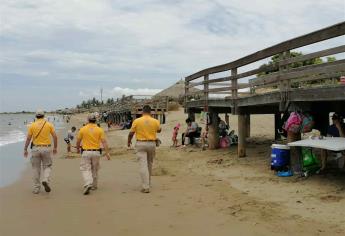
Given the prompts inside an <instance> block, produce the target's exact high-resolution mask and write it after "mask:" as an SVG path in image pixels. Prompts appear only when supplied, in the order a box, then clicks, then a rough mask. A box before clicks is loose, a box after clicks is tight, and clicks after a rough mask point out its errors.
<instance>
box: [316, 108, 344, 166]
mask: <svg viewBox="0 0 345 236" xmlns="http://www.w3.org/2000/svg"><path fill="white" fill-rule="evenodd" d="M343 119H344V118H343V117H341V116H340V115H339V114H337V113H334V114H333V115H332V122H333V124H332V125H330V126H329V127H328V129H327V136H328V137H343V138H345V124H344V122H343ZM331 153H332V154H336V155H337V156H341V155H343V157H342V158H344V153H343V154H342V153H341V152H331ZM328 154H330V153H329V152H328V151H327V150H325V149H322V150H321V172H322V171H324V170H325V168H326V163H327V157H328ZM342 168H344V165H343V166H342Z"/></svg>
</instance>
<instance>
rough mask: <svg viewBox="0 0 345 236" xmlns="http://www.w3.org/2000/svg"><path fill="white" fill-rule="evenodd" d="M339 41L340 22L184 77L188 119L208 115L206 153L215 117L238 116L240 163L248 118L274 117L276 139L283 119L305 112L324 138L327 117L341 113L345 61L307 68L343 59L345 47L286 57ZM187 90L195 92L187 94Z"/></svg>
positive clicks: (214, 139) (344, 25) (213, 142)
mask: <svg viewBox="0 0 345 236" xmlns="http://www.w3.org/2000/svg"><path fill="white" fill-rule="evenodd" d="M344 35H345V22H341V23H338V24H336V25H332V26H330V27H327V28H324V29H321V30H318V31H315V32H312V33H309V34H306V35H303V36H300V37H297V38H294V39H291V40H288V41H284V42H282V43H279V44H277V45H274V46H271V47H269V48H266V49H263V50H261V51H258V52H255V53H253V54H250V55H248V56H245V57H243V58H240V59H238V60H235V61H232V62H229V63H226V64H223V65H218V66H214V67H210V68H207V69H204V70H201V71H199V72H196V73H194V74H192V75H189V76H187V77H186V78H185V85H186V86H185V88H186V91H185V109H186V112H187V113H188V114H189V115H190V116H191V117H194V115H193V113H199V112H201V111H205V112H208V113H209V116H210V117H211V124H210V126H209V147H210V148H217V146H218V139H219V135H218V124H217V117H218V114H220V113H231V114H233V115H238V132H239V133H238V136H239V142H238V156H239V157H244V156H245V155H246V138H247V137H248V136H249V135H250V115H251V114H274V115H275V131H276V132H275V133H276V137H278V133H277V129H278V126H279V125H281V115H282V113H286V112H291V111H308V112H310V113H311V114H313V115H314V117H315V122H316V127H315V128H317V129H319V130H320V131H321V133H322V134H325V132H326V129H327V125H328V122H329V113H330V112H340V113H343V114H344V113H345V84H342V83H341V82H340V81H339V78H340V76H344V75H345V59H338V60H335V61H333V60H329V61H325V62H323V63H315V64H311V63H307V62H308V61H309V62H310V60H313V59H315V58H321V57H327V56H333V55H337V54H340V53H344V52H345V45H344V44H343V45H337V46H335V47H332V48H323V49H322V50H320V51H316V52H312V53H308V54H306V55H300V56H296V57H291V53H292V50H296V49H298V48H301V47H304V46H308V45H312V44H314V43H318V42H323V41H327V40H330V39H332V38H335V37H341V38H342V39H343V40H342V42H343V43H344V42H345V39H344ZM275 55H279V58H280V60H279V61H277V62H274V63H270V64H268V65H264V66H259V67H258V65H257V64H258V63H260V62H261V61H262V60H264V59H266V60H267V59H269V58H271V57H272V56H275ZM262 63H264V62H262ZM298 63H299V65H298V66H296V64H298ZM191 88H198V89H199V90H198V91H196V92H195V91H193V92H191Z"/></svg>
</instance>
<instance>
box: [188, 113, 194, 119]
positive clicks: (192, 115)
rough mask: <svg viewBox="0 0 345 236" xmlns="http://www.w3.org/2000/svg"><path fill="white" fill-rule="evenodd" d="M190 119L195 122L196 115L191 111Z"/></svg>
mask: <svg viewBox="0 0 345 236" xmlns="http://www.w3.org/2000/svg"><path fill="white" fill-rule="evenodd" d="M188 118H189V119H191V120H192V121H195V113H194V112H191V111H189V112H188Z"/></svg>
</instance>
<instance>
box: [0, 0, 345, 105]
mask: <svg viewBox="0 0 345 236" xmlns="http://www.w3.org/2000/svg"><path fill="white" fill-rule="evenodd" d="M344 16H345V3H344V0H327V1H326V0H319V1H317V0H303V1H301V0H289V1H286V0H256V1H251V0H205V1H202V0H191V1H188V0H160V1H159V0H140V1H139V0H127V1H117V0H113V1H111V0H52V1H50V0H1V4H0V17H1V22H0V24H1V25H0V27H1V30H0V80H1V81H0V82H1V95H0V96H1V107H0V111H21V110H34V109H36V108H38V107H40V108H44V109H47V110H51V109H57V108H64V107H71V106H75V105H76V104H78V103H80V102H81V101H82V100H83V99H87V98H91V97H93V96H99V90H100V88H103V90H104V96H105V97H106V98H107V97H110V96H112V97H118V96H121V95H122V94H128V95H129V94H152V93H156V92H158V91H159V90H160V89H163V88H165V87H167V86H169V85H171V84H173V83H175V82H176V81H178V80H179V79H181V78H182V77H185V76H187V75H189V74H191V73H194V72H196V71H198V70H200V69H203V68H205V67H210V66H213V65H217V64H223V63H226V62H229V61H231V60H234V59H237V58H239V57H243V56H245V55H246V54H249V53H252V52H255V51H257V50H260V49H263V48H264V47H267V46H271V45H273V44H275V43H279V42H281V41H283V40H287V39H289V38H293V37H296V36H299V35H302V34H305V33H309V32H312V31H314V30H317V29H320V28H323V27H327V26H329V25H332V24H335V23H338V22H341V21H344V20H345V17H344Z"/></svg>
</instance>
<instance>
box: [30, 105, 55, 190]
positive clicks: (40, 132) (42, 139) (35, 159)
mask: <svg viewBox="0 0 345 236" xmlns="http://www.w3.org/2000/svg"><path fill="white" fill-rule="evenodd" d="M50 136H52V137H53V140H54V149H53V154H56V152H57V151H56V150H57V137H56V133H55V129H54V126H53V124H51V123H50V122H48V121H46V120H45V119H44V112H43V111H42V110H38V111H37V112H36V121H35V122H34V123H32V124H31V125H30V126H29V129H28V135H27V137H26V142H25V146H24V157H25V158H26V157H28V146H29V144H30V141H31V140H32V147H31V148H32V150H31V154H32V156H31V164H32V169H33V181H34V189H33V191H32V192H33V193H34V194H38V193H39V192H40V188H41V182H40V180H41V177H42V185H43V187H44V189H45V191H46V192H48V193H49V192H50V191H51V188H50V186H49V182H50V178H49V177H50V173H51V170H52V164H53V162H52V158H51V149H50V147H51V140H50ZM41 165H42V167H43V175H42V176H41Z"/></svg>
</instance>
